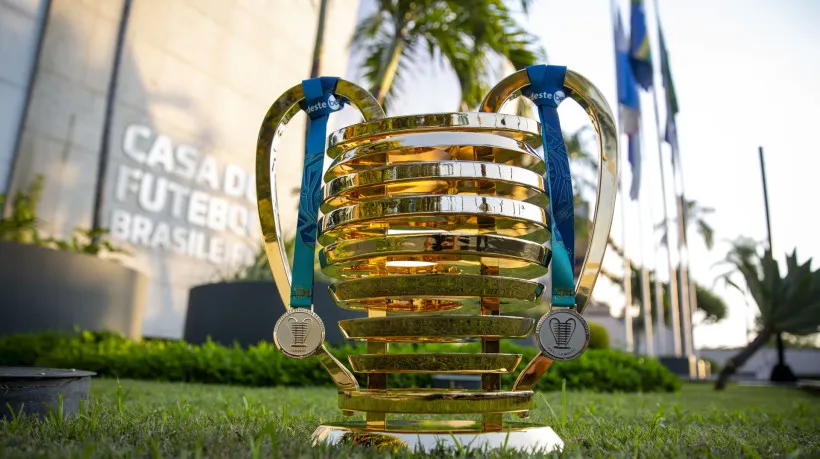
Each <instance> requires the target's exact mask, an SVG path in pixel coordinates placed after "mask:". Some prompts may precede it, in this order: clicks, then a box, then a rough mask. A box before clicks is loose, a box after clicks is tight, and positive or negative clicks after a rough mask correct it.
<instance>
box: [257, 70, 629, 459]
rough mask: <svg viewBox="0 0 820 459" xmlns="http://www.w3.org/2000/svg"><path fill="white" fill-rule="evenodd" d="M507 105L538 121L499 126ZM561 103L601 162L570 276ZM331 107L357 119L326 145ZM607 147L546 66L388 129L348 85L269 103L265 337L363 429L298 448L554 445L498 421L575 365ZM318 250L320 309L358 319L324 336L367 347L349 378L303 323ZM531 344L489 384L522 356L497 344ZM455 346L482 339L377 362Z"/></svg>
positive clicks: (585, 84)
mask: <svg viewBox="0 0 820 459" xmlns="http://www.w3.org/2000/svg"><path fill="white" fill-rule="evenodd" d="M519 94H520V95H523V96H524V97H527V98H528V99H530V100H531V101H532V102H533V103H534V104H535V105H536V106H537V107H538V114H539V118H540V119H539V120H538V121H536V120H533V119H529V118H524V117H520V116H514V115H507V114H500V113H498V112H499V110H500V109H501V108H502V106H503V105H504V103H506V102H507V101H508V100H510V99H512V98H514V97H515V96H517V95H519ZM565 98H569V99H573V100H575V101H576V102H577V103H579V104H580V105H581V106H582V107H583V108H584V109H585V110H586V112H587V113H588V115H589V117H590V119H591V121H592V124H593V127H594V128H595V131H596V133H597V135H598V148H599V158H600V169H599V175H598V196H597V204H596V213H595V219H594V222H593V225H592V231H591V234H590V240H589V250H588V251H587V253H586V254H584V257H583V260H584V261H583V265H582V266H581V268H580V272H578V273H576V272H575V271H574V269H573V267H574V265H575V263H574V260H575V254H574V249H575V244H574V242H575V234H574V218H575V212H574V209H573V199H572V180H571V177H570V174H569V161H568V158H567V152H566V147H565V145H564V141H563V138H562V136H561V127H560V123H559V120H558V112H557V107H558V105H559V104H560V103H561V102H562V101H563V100H564V99H565ZM344 105H350V106H352V107H353V108H356V109H358V110H359V112H360V113H361V114H362V116H363V118H364V122H363V123H360V124H356V125H352V126H348V127H346V128H343V129H340V130H338V131H335V132H333V133H331V134H330V135H329V136H328V133H327V122H328V117H329V116H330V115H331V114H332V113H333V112H335V111H338V110H340V109H341V108H342V106H344ZM299 110H303V111H304V112H305V113H306V114H307V115H308V117H309V119H310V126H309V129H308V136H307V140H306V147H305V162H304V170H303V178H302V188H301V192H300V196H299V211H298V212H299V213H298V220H297V222H298V223H297V231H296V245H295V249H294V257H293V268H292V270H291V268H290V265H289V263H288V260H287V256H286V255H285V250H284V237H285V235H284V234H282V232H281V230H280V222H279V214H278V209H277V205H276V185H275V163H276V157H277V151H276V146H277V145H278V142H279V138H280V136H281V135H282V134H283V132H284V131H285V127H286V125H287V123H288V121H290V119H291V118H292V117H293V115H294V114H295V113H296V112H298V111H299ZM616 142H617V135H616V130H615V123H614V119H613V117H612V114H611V112H610V110H609V107H608V106H607V104H606V101H605V100H604V98H603V96H602V95H601V93H600V91H599V90H598V89H597V88H596V87H595V86H594V85H593V84H592V83H590V82H589V81H588V80H587V79H586V78H584V77H583V76H581V75H579V74H577V73H575V72H573V71H571V70H567V69H566V68H565V67H557V66H543V65H542V66H532V67H529V68H527V69H526V70H521V71H518V72H516V73H514V74H512V75H510V76H509V77H507V78H505V79H504V80H502V81H501V82H500V83H499V84H498V85H497V86H496V87H495V88H493V89H492V90H491V91H490V92H489V94H488V95H487V96H486V98H485V99H484V102H483V103H482V105H481V107H480V111H479V112H475V113H441V114H423V115H412V116H399V117H390V118H388V117H385V115H384V111H383V110H382V108H381V107H380V106H379V105H378V103H377V102H376V100H375V99H374V98H373V97H372V96H371V95H370V94H369V93H368V92H367V91H365V90H364V89H362V88H360V87H358V86H356V85H354V84H352V83H350V82H348V81H345V80H342V79H337V78H326V77H323V78H316V79H312V80H306V81H304V82H302V84H301V85H297V86H294V87H293V88H291V89H289V90H288V91H286V92H285V93H284V94H283V95H282V96H281V97H280V98H279V99H278V100H276V101H275V102H274V103H273V105H272V106H271V108H270V110H269V111H268V113H267V115H266V117H265V119H264V121H263V123H262V126H261V129H260V132H259V140H258V144H257V152H256V180H257V199H258V204H259V217H260V221H261V224H262V233H263V237H264V242H265V249H266V252H267V255H268V258H269V260H270V264H271V269H272V271H273V276H274V280H275V281H276V283H277V287H278V290H279V293H280V295H281V296H282V300H283V302H284V303H285V305H286V309H287V310H286V311H285V314H284V315H283V316H282V317H281V318H280V319H279V321H278V322H277V323H276V326H275V327H274V341H275V343H276V345H277V347H279V349H281V350H282V352H283V353H285V354H286V355H287V356H289V357H293V358H307V357H311V356H315V357H316V358H317V359H318V360H319V362H320V363H321V364H322V365H323V366H324V367H325V368H326V369H327V371H328V373H329V374H330V377H331V378H332V379H333V381H334V383H335V384H336V387H337V389H338V394H339V396H338V402H339V408H340V409H341V410H342V412H343V413H344V414H346V415H349V416H353V415H356V413H362V414H363V416H364V419H362V420H355V419H350V420H346V421H340V422H335V423H328V424H325V425H322V426H319V427H318V428H317V430H316V431H315V432H314V434H313V441H314V444H318V443H321V442H330V443H336V442H351V443H356V444H364V445H384V444H390V445H396V446H407V447H408V448H410V449H415V448H420V449H422V450H430V449H432V448H434V447H436V446H437V445H440V444H444V445H445V446H447V445H450V446H455V445H457V444H462V445H466V444H469V445H471V447H476V448H483V447H489V448H500V447H504V446H505V445H506V447H510V448H517V449H520V448H525V449H527V450H529V451H533V450H555V449H561V448H562V447H563V442H562V441H561V439H560V438H559V437H558V436H557V435H556V434H555V432H554V431H553V430H552V429H551V428H550V427H549V426H545V425H539V424H534V423H530V422H526V421H523V420H511V419H505V416H504V415H505V414H515V415H517V417H519V418H521V417H524V418H525V417H527V416H528V415H529V411H530V409H531V408H532V406H533V400H534V394H533V390H534V388H535V385H536V383H537V382H538V380H539V378H540V377H541V375H543V374H544V373H545V372H546V371H547V370H548V369H549V367H550V365H551V364H552V362H553V361H555V360H568V359H572V358H576V357H577V356H579V355H580V354H581V353H582V352H583V351H584V349H585V348H586V346H587V343H588V341H589V327H588V326H587V324H586V322H585V321H584V318H583V315H582V314H583V311H584V308H585V306H586V304H587V302H588V300H589V296H590V294H591V292H592V289H593V287H594V284H595V280H596V279H597V277H598V274H599V272H600V267H601V262H602V259H603V255H604V250H605V248H606V241H607V238H608V235H609V230H610V226H611V223H612V215H613V210H614V203H615V193H616V189H617V181H618V164H617V158H618V155H617V146H616ZM326 159H327V162H328V163H329V164H328V166H327V167H323V164H324V163H325V162H326ZM317 249H318V250H317ZM317 253H318V264H319V266H320V267H321V269H322V271H323V273H324V274H326V275H327V276H329V277H330V278H331V279H333V282H332V284H331V286H330V292H331V294H332V296H333V298H334V300H335V302H336V304H337V305H338V306H339V307H341V308H345V309H349V310H354V311H362V312H363V314H365V317H362V318H356V319H349V320H342V321H340V322H339V324H338V326H339V327H340V328H341V330H342V332H343V333H344V335H345V337H347V338H348V339H352V340H358V341H362V342H364V343H365V344H366V352H365V353H363V354H359V355H353V356H350V357H349V362H348V363H349V365H350V368H351V369H352V371H351V369H348V367H347V366H345V365H344V364H343V363H342V362H340V361H338V360H337V359H336V358H335V357H334V356H333V355H332V354H331V353H330V352H329V351H328V349H327V347H326V345H325V343H324V330H325V329H324V324H323V323H322V320H321V319H320V318H319V317H318V315H316V314H315V313H314V312H313V311H312V297H313V272H314V264H315V263H316V262H317V259H316V256H315V254H317ZM576 274H577V276H576ZM545 275H549V276H550V277H551V280H552V283H551V289H550V291H548V292H547V291H546V290H547V289H546V288H545V286H544V285H543V284H541V283H540V282H538V279H539V278H542V277H544V276H545ZM542 301H548V302H549V303H550V305H551V307H550V312H549V313H547V314H546V315H545V316H543V317H541V319H540V320H539V321H538V323H537V324H536V323H535V320H533V319H531V318H528V317H523V316H521V315H520V313H521V312H525V311H526V310H528V309H531V308H534V307H536V306H538V305H539V304H540V303H541V302H542ZM533 331H534V332H535V342H536V344H537V346H538V348H539V351H540V352H539V353H538V354H537V355H536V356H535V357H534V358H533V359H532V360H531V361H530V362H527V363H526V364H525V365H524V368H523V369H522V370H521V371H520V372H519V373H518V377H517V379H516V380H515V383H514V384H513V385H512V387H502V384H501V376H502V375H503V374H505V373H514V372H516V369H517V368H518V366H519V365H520V364H521V360H522V356H521V355H518V354H507V353H503V352H501V346H500V343H501V340H503V339H508V338H513V339H521V338H526V337H529V336H531V335H532V334H533ZM466 339H477V340H480V341H481V343H482V346H481V352H480V353H474V354H470V353H446V352H436V353H400V352H391V348H390V344H391V343H400V342H404V343H431V342H441V343H447V342H461V341H464V340H466ZM354 372H355V373H359V374H361V375H363V380H364V381H366V387H363V386H360V385H359V381H358V380H357V379H356V377H355V376H354V374H353V373H354ZM390 373H428V374H429V373H432V374H435V373H448V374H476V375H480V376H481V388H480V389H438V388H425V387H390V386H388V384H387V380H388V379H387V375H388V374H390ZM448 416H449V417H451V418H450V419H448V418H447V417H448Z"/></svg>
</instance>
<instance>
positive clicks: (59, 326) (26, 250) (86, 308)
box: [0, 241, 147, 338]
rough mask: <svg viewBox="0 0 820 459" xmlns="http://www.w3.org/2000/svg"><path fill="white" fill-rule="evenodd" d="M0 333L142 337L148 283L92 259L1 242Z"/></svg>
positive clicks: (131, 272)
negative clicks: (92, 332)
mask: <svg viewBox="0 0 820 459" xmlns="http://www.w3.org/2000/svg"><path fill="white" fill-rule="evenodd" d="M0 253H2V254H3V256H2V257H0V292H3V295H2V298H1V299H0V304H2V310H3V317H2V320H0V335H7V334H11V333H25V332H37V331H43V330H58V331H73V330H74V329H75V327H78V328H80V329H82V330H109V331H116V332H120V333H123V334H124V335H126V336H128V337H130V338H140V337H141V336H142V312H143V306H144V303H145V289H146V286H147V279H146V277H145V276H144V275H142V274H141V273H139V272H137V271H135V270H133V269H130V268H127V267H125V266H123V265H121V264H120V263H117V262H115V261H111V260H104V259H102V258H98V257H95V256H91V255H85V254H78V253H71V252H63V251H60V250H52V249H47V248H44V247H38V246H35V245H27V244H18V243H15V242H8V241H0Z"/></svg>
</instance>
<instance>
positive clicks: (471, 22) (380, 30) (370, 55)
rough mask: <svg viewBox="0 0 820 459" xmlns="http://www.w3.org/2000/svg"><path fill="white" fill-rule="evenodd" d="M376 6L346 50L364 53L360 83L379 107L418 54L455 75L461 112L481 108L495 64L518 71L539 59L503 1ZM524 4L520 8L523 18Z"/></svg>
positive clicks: (421, 0)
mask: <svg viewBox="0 0 820 459" xmlns="http://www.w3.org/2000/svg"><path fill="white" fill-rule="evenodd" d="M376 3H377V8H376V11H375V12H373V14H371V15H369V16H367V17H366V18H364V19H362V21H361V22H360V23H359V25H358V26H357V28H356V31H355V32H354V34H353V40H352V45H353V48H354V49H356V50H359V51H362V52H364V53H365V59H364V64H363V66H362V67H363V70H364V78H365V80H366V81H367V83H368V84H370V85H371V88H372V89H371V92H372V93H373V95H374V96H375V97H376V99H377V100H378V101H379V103H380V104H382V105H385V103H389V102H390V101H391V100H392V98H393V97H394V96H395V95H396V94H397V93H398V91H399V90H400V87H401V81H402V76H403V74H405V72H406V71H407V69H408V68H409V67H410V66H411V65H412V64H413V63H414V60H415V59H416V58H417V57H418V52H419V51H420V50H423V49H424V48H426V50H427V52H428V53H429V55H430V58H431V59H434V60H436V59H438V61H439V62H442V63H443V62H446V63H448V64H449V65H450V67H451V68H452V69H453V70H454V71H455V73H456V76H457V78H458V83H459V85H460V87H461V100H462V108H469V107H475V106H477V105H478V104H479V103H480V102H481V100H482V98H483V97H484V95H485V94H486V92H487V91H488V90H489V82H488V80H489V78H490V77H491V76H492V75H491V73H492V72H491V68H493V65H492V63H493V61H494V60H495V59H498V58H504V59H507V60H508V61H509V62H510V63H511V64H512V65H513V66H514V67H515V68H516V70H518V69H522V68H524V67H526V66H528V65H533V64H536V63H538V62H539V60H541V57H542V56H543V55H544V53H543V51H542V50H541V48H540V47H538V46H537V45H536V44H535V43H536V39H535V37H533V36H532V35H530V34H529V33H527V32H526V31H524V30H523V29H522V28H520V27H519V26H518V25H517V24H516V22H515V20H514V18H513V16H512V12H511V10H510V9H509V8H508V7H507V5H506V4H505V3H504V0H481V1H470V2H466V1H463V0H377V2H376ZM528 4H529V2H528V1H522V2H521V5H522V6H523V7H524V11H525V12H526V7H527V5H528Z"/></svg>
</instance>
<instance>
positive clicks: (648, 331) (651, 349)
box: [630, 198, 655, 355]
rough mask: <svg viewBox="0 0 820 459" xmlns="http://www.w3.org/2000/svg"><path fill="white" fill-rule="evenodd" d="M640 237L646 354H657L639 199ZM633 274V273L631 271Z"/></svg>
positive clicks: (639, 201)
mask: <svg viewBox="0 0 820 459" xmlns="http://www.w3.org/2000/svg"><path fill="white" fill-rule="evenodd" d="M638 238H639V239H640V241H641V245H640V255H641V309H642V313H643V335H644V342H645V343H646V344H645V349H644V353H645V354H646V355H655V346H654V344H655V343H654V341H653V339H654V336H653V333H652V332H653V330H652V305H651V304H650V302H649V295H650V294H649V271H648V270H647V269H646V257H645V256H644V251H643V241H644V238H643V206H642V202H641V200H640V198H639V199H638ZM630 274H631V273H630Z"/></svg>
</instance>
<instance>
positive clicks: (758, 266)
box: [715, 240, 820, 390]
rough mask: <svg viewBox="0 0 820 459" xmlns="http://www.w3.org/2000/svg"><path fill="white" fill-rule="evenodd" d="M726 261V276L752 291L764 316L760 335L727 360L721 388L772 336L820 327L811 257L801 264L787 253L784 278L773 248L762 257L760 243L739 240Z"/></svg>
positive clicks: (819, 282)
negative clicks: (735, 275) (737, 275)
mask: <svg viewBox="0 0 820 459" xmlns="http://www.w3.org/2000/svg"><path fill="white" fill-rule="evenodd" d="M726 263H727V264H729V265H730V266H731V267H732V271H731V272H729V273H727V274H725V275H724V276H723V278H724V279H725V281H726V282H727V284H728V285H730V286H732V287H734V288H737V289H738V290H740V291H741V292H744V293H745V292H747V291H748V293H749V294H751V296H752V298H753V299H754V302H755V304H756V305H757V307H758V309H759V310H760V318H759V330H758V333H757V336H756V337H755V339H754V340H752V342H751V343H749V345H748V346H746V348H745V349H743V350H742V351H740V352H739V353H738V354H737V355H735V356H734V357H732V358H731V359H729V361H728V362H726V365H725V366H724V368H723V370H722V371H721V372H720V376H719V377H718V380H717V382H716V383H715V389H717V390H720V389H723V388H725V387H726V382H727V381H728V379H729V377H730V376H731V375H732V374H733V373H734V372H735V371H736V370H737V369H738V368H740V367H741V366H743V364H745V363H746V361H747V360H749V358H750V357H751V356H752V355H754V353H755V352H757V351H758V350H759V349H760V348H761V347H763V346H764V345H765V344H766V343H767V342H768V341H769V340H770V339H771V338H772V336H775V335H777V334H780V333H789V334H792V335H797V336H802V335H809V334H812V333H816V332H817V331H818V327H820V270H816V271H812V269H811V259H809V260H808V261H807V262H806V263H804V264H802V265H801V264H798V262H797V251H796V250H795V251H794V252H792V254H791V255H787V256H786V275H785V276H784V277H781V274H780V267H779V266H778V264H777V262H776V261H775V260H774V259H773V258H772V252H771V249H767V250H766V252H765V254H764V255H763V256H760V254H759V253H758V251H757V245H756V244H754V243H752V242H750V241H748V240H738V241H735V243H734V244H733V246H732V248H731V250H730V251H729V253H728V254H727V256H726ZM733 273H740V275H741V276H742V278H743V281H744V283H745V287H746V288H745V289H743V288H741V287H740V285H738V284H737V283H735V282H734V281H733V280H732V279H731V275H732V274H733ZM781 354H782V350H781ZM781 357H782V355H781ZM781 362H782V359H781Z"/></svg>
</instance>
